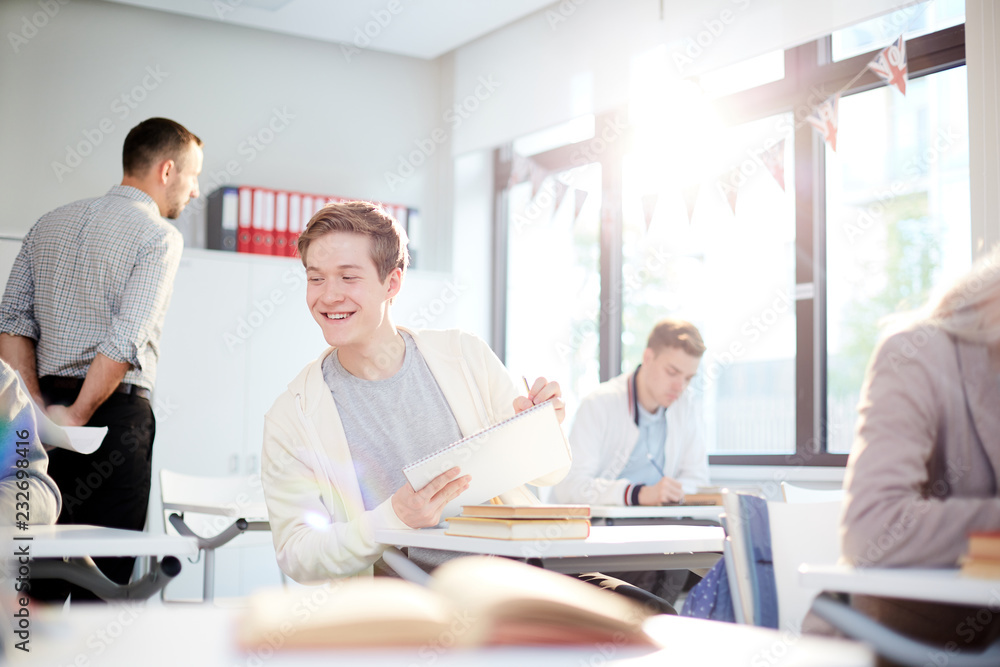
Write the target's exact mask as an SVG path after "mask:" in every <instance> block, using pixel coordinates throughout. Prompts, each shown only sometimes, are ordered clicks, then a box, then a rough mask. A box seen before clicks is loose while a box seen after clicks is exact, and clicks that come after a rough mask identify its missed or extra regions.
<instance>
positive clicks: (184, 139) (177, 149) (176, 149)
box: [122, 118, 202, 176]
mask: <svg viewBox="0 0 1000 667" xmlns="http://www.w3.org/2000/svg"><path fill="white" fill-rule="evenodd" d="M191 142H194V144H195V145H196V146H201V145H202V141H201V139H199V138H198V137H196V136H195V135H194V134H192V133H191V132H189V131H188V129H187V128H186V127H184V126H183V125H181V124H180V123H176V122H174V121H172V120H170V119H169V118H148V119H146V120H144V121H142V122H141V123H139V124H138V125H136V126H135V127H133V128H132V129H131V130H129V133H128V136H127V137H125V145H124V146H123V147H122V170H123V171H124V172H125V175H126V176H142V175H143V174H145V173H146V171H147V170H148V169H149V168H150V167H152V166H153V165H155V164H157V163H158V162H161V161H163V160H173V161H174V162H175V163H176V164H177V166H178V168H180V167H182V166H183V160H184V158H185V156H186V151H187V148H188V146H190V145H191Z"/></svg>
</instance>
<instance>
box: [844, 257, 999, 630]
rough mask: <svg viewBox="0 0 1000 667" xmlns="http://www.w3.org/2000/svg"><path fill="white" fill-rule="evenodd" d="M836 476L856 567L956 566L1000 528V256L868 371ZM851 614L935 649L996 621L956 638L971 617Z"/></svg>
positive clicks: (864, 602) (949, 610)
mask: <svg viewBox="0 0 1000 667" xmlns="http://www.w3.org/2000/svg"><path fill="white" fill-rule="evenodd" d="M858 411H859V416H858V424H857V428H856V431H855V440H854V446H853V448H852V450H851V454H850V457H849V459H848V463H847V471H846V474H845V477H844V489H845V491H846V495H845V501H844V509H843V514H842V519H841V545H842V551H843V556H844V559H845V560H846V561H847V562H848V563H850V564H853V565H854V566H855V567H866V566H875V567H955V566H956V565H957V564H958V562H959V559H960V558H961V556H962V555H963V554H964V553H965V551H966V547H967V544H968V535H969V533H970V532H973V531H997V530H1000V491H998V488H1000V486H998V476H1000V247H998V248H996V249H994V250H993V251H992V252H990V253H989V254H987V255H985V256H984V257H983V258H981V259H980V260H979V261H978V262H977V263H976V264H975V266H974V267H973V269H972V270H971V271H970V272H969V273H967V274H966V275H964V276H963V277H962V278H960V279H959V280H957V281H956V282H955V283H954V284H952V285H951V286H950V287H949V288H948V289H947V290H946V291H945V292H944V294H943V296H941V298H940V299H939V300H937V301H935V302H932V303H931V304H930V305H929V306H928V308H927V309H926V310H924V311H923V312H920V313H918V314H917V315H916V317H910V318H908V319H907V321H904V322H903V324H902V326H899V323H898V322H897V326H896V327H895V331H893V332H892V333H890V334H889V335H887V336H886V337H885V338H884V339H883V340H882V341H881V342H880V343H879V345H878V347H877V348H876V350H875V352H874V354H873V356H872V361H871V363H870V364H869V367H868V370H867V373H866V377H865V382H864V386H863V388H862V392H861V402H860V404H859V408H858ZM854 604H855V606H857V607H859V608H861V609H863V610H864V611H865V612H866V613H868V614H870V615H872V616H874V617H875V618H877V619H879V620H880V621H882V622H883V623H886V624H887V625H890V626H892V627H895V628H897V629H898V630H900V631H901V632H904V633H906V634H909V635H912V636H914V637H918V638H920V639H923V640H924V641H930V642H933V643H936V644H939V645H942V646H944V645H946V644H948V643H949V642H954V643H955V645H956V646H962V647H968V646H974V645H982V643H983V642H988V641H989V640H990V638H995V637H997V636H1000V616H997V615H995V614H994V615H993V616H992V621H991V623H986V624H982V623H980V624H979V626H978V627H979V628H980V630H979V631H976V632H972V630H971V629H969V628H966V629H968V630H969V632H968V634H965V633H963V628H964V627H966V626H965V624H964V620H965V619H966V618H967V617H968V616H969V614H970V613H971V615H972V616H973V617H975V615H976V611H977V610H976V609H969V608H965V607H957V606H948V605H936V604H929V603H916V602H905V603H901V602H898V601H896V600H891V599H885V598H873V597H867V596H864V597H858V596H856V599H855V600H854Z"/></svg>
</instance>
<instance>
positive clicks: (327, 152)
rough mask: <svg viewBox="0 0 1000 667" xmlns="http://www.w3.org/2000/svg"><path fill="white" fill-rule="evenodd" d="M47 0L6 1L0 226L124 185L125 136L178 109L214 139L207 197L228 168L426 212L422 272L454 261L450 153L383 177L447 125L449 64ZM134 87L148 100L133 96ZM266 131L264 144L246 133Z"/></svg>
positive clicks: (194, 241)
mask: <svg viewBox="0 0 1000 667" xmlns="http://www.w3.org/2000/svg"><path fill="white" fill-rule="evenodd" d="M47 4H49V5H52V6H54V7H57V8H58V12H55V13H54V15H53V16H46V15H45V14H44V12H43V11H42V6H41V5H40V4H39V3H38V2H34V1H31V0H4V2H2V3H0V34H3V35H4V36H5V39H4V40H3V41H4V43H3V44H0V82H2V85H3V94H2V95H0V154H2V155H3V160H0V199H2V201H3V202H4V208H5V215H3V216H2V217H0V233H2V234H9V235H14V236H22V235H23V234H24V232H26V231H27V229H28V228H29V227H30V226H31V225H32V224H33V223H34V221H35V220H36V219H37V218H38V216H39V215H41V214H42V213H44V212H46V211H48V210H50V209H52V208H54V207H56V206H58V205H61V204H64V203H67V202H70V201H73V200H75V199H80V198H84V197H92V196H96V195H99V194H102V193H103V192H105V191H106V190H107V189H108V187H110V186H111V185H112V184H114V183H117V182H119V181H120V179H121V147H122V142H123V140H124V138H125V135H126V134H127V132H128V130H129V129H130V128H131V127H133V126H134V125H135V124H136V123H138V122H139V121H141V120H143V119H145V118H148V117H150V116H166V117H169V118H173V119H175V120H177V121H179V122H181V123H182V124H184V125H185V126H186V127H188V129H190V130H191V131H192V132H194V133H195V134H197V135H199V136H200V137H201V138H202V139H203V140H204V141H205V164H204V171H203V176H202V179H201V187H202V192H203V193H204V194H208V192H210V191H211V190H213V189H215V187H217V185H218V184H219V183H220V182H224V181H225V180H227V179H230V178H231V179H232V182H235V183H248V184H255V185H263V186H270V187H274V188H287V189H299V190H305V191H313V192H320V193H329V194H339V195H344V196H351V197H359V198H372V199H378V200H383V201H390V202H398V203H401V204H406V205H408V206H412V207H416V208H418V209H420V211H421V220H422V228H423V230H422V232H421V233H420V234H419V235H418V236H417V238H415V239H414V242H415V245H416V246H417V251H418V252H417V254H418V257H419V259H420V261H421V263H422V268H431V269H439V270H447V269H449V268H450V266H449V262H450V246H448V245H445V246H444V250H443V251H439V250H438V249H437V248H435V247H434V246H433V241H434V239H435V238H440V237H442V236H444V234H441V233H439V228H440V226H441V225H442V223H443V221H442V220H441V218H440V216H439V206H438V200H439V198H440V197H441V194H440V193H439V192H438V182H439V178H438V174H437V170H438V163H437V162H436V161H429V162H428V163H427V164H424V165H421V166H420V167H417V168H416V169H415V171H414V173H413V175H412V176H409V177H408V178H406V179H405V180H404V181H403V182H402V183H401V184H399V185H398V187H397V188H396V189H395V191H393V190H392V189H391V188H390V187H389V185H388V184H387V183H386V178H385V176H384V174H385V172H386V171H392V170H393V169H394V168H395V167H396V165H397V162H398V158H399V156H400V155H406V154H407V153H408V152H409V151H411V150H413V148H414V145H413V142H414V140H416V139H418V138H420V137H424V136H427V135H428V134H429V133H430V131H431V130H432V129H433V128H435V127H438V126H439V125H441V115H442V110H441V93H440V90H441V81H440V75H439V65H438V63H437V62H432V61H424V60H418V59H414V58H407V57H402V56H394V55H387V54H382V53H378V52H373V51H363V52H362V53H361V54H359V55H355V56H354V57H353V59H352V61H351V62H347V60H346V59H345V56H344V55H343V53H342V52H341V49H340V48H339V46H337V45H336V44H331V43H325V42H319V41H312V40H308V39H300V38H295V37H290V36H287V35H279V34H273V33H269V32H264V31H259V30H254V29H250V28H244V27H239V26H234V25H230V24H226V23H219V22H215V21H205V20H201V19H196V18H190V17H185V16H178V15H173V14H166V13H162V12H156V11H152V10H147V9H141V8H136V7H130V6H124V5H120V4H113V3H106V2H100V1H99V0H73V1H72V2H69V3H67V4H64V5H63V4H59V2H57V1H56V0H53V1H52V2H51V3H47ZM25 21H27V22H28V23H27V24H26V23H25ZM32 23H34V24H40V25H41V26H42V27H40V28H38V27H36V26H35V25H32ZM11 33H13V34H15V35H18V36H19V38H16V39H15V40H14V42H12V41H11V38H10V37H9V34H11ZM24 35H28V37H27V38H25V41H22V39H21V38H23V37H24ZM147 68H149V69H147ZM150 70H151V71H153V72H157V71H158V72H160V74H159V75H158V76H157V77H153V76H150V75H149V71H150ZM143 84H145V85H146V88H148V90H146V89H143ZM137 86H138V87H139V88H138V89H136V87H137ZM133 90H135V92H136V95H135V97H136V98H144V99H142V100H141V101H138V102H136V101H134V100H132V99H128V100H127V101H123V100H122V99H121V96H122V95H125V96H127V97H128V98H131V97H132V96H133V93H132V91H133ZM116 100H117V101H116ZM129 103H131V104H132V105H134V106H135V108H131V107H130V106H129ZM276 109H277V110H278V111H279V113H280V114H284V113H286V112H287V114H288V116H289V119H288V120H287V126H286V122H285V121H282V120H280V119H276V114H275V110H276ZM102 122H103V123H104V126H103V127H104V130H102V129H101V127H102V125H101V124H102ZM272 123H273V126H270V127H269V125H270V124H272ZM278 128H281V129H280V130H279V131H277V132H274V133H273V136H269V135H270V133H271V132H272V131H273V130H274V129H278ZM258 134H261V135H262V136H260V138H259V145H261V146H263V148H262V150H257V149H255V148H254V147H253V146H252V145H251V144H250V143H249V142H248V140H247V138H248V136H251V135H253V136H256V135H258ZM88 136H89V137H91V139H88ZM267 140H270V143H267V144H265V143H263V142H264V141H267ZM81 142H82V143H84V146H83V147H82V149H83V151H85V152H90V151H88V148H89V144H96V147H94V148H93V150H92V152H90V154H89V155H87V156H85V157H83V158H82V160H81V163H80V164H79V166H77V167H76V168H74V169H72V170H71V171H69V173H64V174H61V175H57V174H56V173H54V169H53V166H52V165H53V163H54V162H60V163H64V164H65V163H66V161H67V157H66V154H67V146H70V147H77V146H78V145H79V144H80V143H81ZM227 168H228V169H229V172H238V173H227ZM445 183H446V184H447V185H448V186H449V187H450V180H448V179H445ZM446 200H447V201H449V202H450V193H449V195H448V196H447V197H446ZM199 214H201V216H203V215H204V213H203V210H202V206H196V207H195V206H194V204H192V206H189V211H186V212H185V214H184V216H182V218H181V219H180V220H179V221H178V226H179V227H180V228H181V230H182V231H184V232H185V235H186V237H187V240H188V242H189V245H195V246H198V245H201V243H203V238H204V237H203V231H202V229H201V228H200V224H199V217H200V216H199Z"/></svg>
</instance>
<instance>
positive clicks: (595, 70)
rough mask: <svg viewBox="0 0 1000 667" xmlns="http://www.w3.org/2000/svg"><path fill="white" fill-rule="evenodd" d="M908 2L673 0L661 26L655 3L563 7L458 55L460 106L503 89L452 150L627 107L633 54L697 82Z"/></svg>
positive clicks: (460, 130)
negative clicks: (488, 85)
mask: <svg viewBox="0 0 1000 667" xmlns="http://www.w3.org/2000/svg"><path fill="white" fill-rule="evenodd" d="M899 5H900V2H899V1H898V0H840V1H839V2H829V3H819V2H802V0H761V1H756V0H753V1H752V0H703V1H702V2H697V3H695V2H685V1H683V0H666V1H665V2H664V19H663V20H662V21H661V20H660V18H659V3H658V2H656V1H654V0H614V1H612V0H589V1H585V0H563V2H560V3H558V4H554V5H553V6H552V8H550V9H548V10H545V11H541V12H537V13H535V14H532V15H531V16H528V17H526V18H524V19H521V20H520V21H517V22H516V23H513V24H511V25H509V26H507V27H505V28H503V29H501V30H497V31H496V32H493V33H491V34H489V35H487V36H485V37H483V38H481V39H477V40H476V41H474V42H472V43H471V44H468V45H466V46H463V47H461V48H459V49H457V50H456V51H455V53H454V59H455V75H454V95H455V99H456V100H462V99H464V98H465V97H467V96H468V95H470V94H473V93H474V92H475V90H476V88H477V86H478V85H479V81H480V79H481V77H485V78H487V79H489V78H491V77H492V79H493V80H494V82H496V83H497V84H499V87H498V88H496V90H495V91H494V92H493V93H492V94H491V95H490V97H489V99H487V100H484V101H483V102H482V104H481V105H479V108H477V109H476V110H475V112H474V113H471V114H469V117H468V118H467V119H463V121H464V122H462V124H461V125H459V126H458V127H456V128H455V135H454V141H453V151H454V153H455V154H456V155H459V154H462V153H465V152H467V151H470V150H474V149H478V148H485V147H493V146H497V145H499V144H501V143H503V142H505V141H509V140H511V139H514V138H516V137H518V136H521V135H523V134H528V133H530V132H534V131H536V130H540V129H543V128H546V127H549V126H552V125H556V124H558V123H561V122H563V121H566V120H569V119H570V118H573V117H575V116H579V115H582V114H587V113H597V112H602V111H608V110H611V109H614V108H617V107H620V106H622V105H624V104H625V103H626V102H627V101H628V83H629V69H630V63H631V61H632V59H633V57H634V56H636V55H639V54H643V53H646V52H648V51H650V50H651V49H653V48H656V47H658V46H661V45H665V46H666V48H667V50H668V52H669V53H670V55H671V60H672V61H673V62H674V63H675V65H677V67H678V75H679V76H680V75H683V76H689V75H693V74H697V73H698V72H702V71H705V70H708V69H713V68H716V67H721V66H723V65H728V64H731V63H734V62H738V61H741V60H745V59H747V58H752V57H754V56H757V55H761V54H763V53H767V52H770V51H773V50H776V49H784V48H788V47H791V46H795V45H797V44H802V43H805V42H808V41H810V40H813V39H816V38H817V37H820V36H821V35H825V34H827V33H829V32H830V31H831V30H835V29H837V28H840V27H844V26H847V25H850V24H853V23H857V22H859V21H863V20H865V19H867V18H871V17H873V16H878V15H880V14H884V13H886V12H889V11H891V10H893V9H897V8H898V7H899ZM689 47H691V49H692V50H690V51H688V48H689ZM675 55H676V57H675ZM692 56H693V57H692ZM688 60H690V62H688Z"/></svg>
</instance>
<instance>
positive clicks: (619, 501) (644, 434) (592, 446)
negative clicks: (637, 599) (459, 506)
mask: <svg viewBox="0 0 1000 667" xmlns="http://www.w3.org/2000/svg"><path fill="white" fill-rule="evenodd" d="M704 353H705V344H704V342H703V341H702V338H701V334H700V333H699V332H698V329H697V328H695V326H694V325H693V324H691V323H690V322H685V321H683V320H675V319H664V320H661V321H660V322H658V323H657V324H656V326H654V327H653V330H652V331H651V332H650V334H649V340H648V342H647V345H646V349H645V350H644V351H643V354H642V364H640V365H639V367H638V368H636V369H635V370H634V371H632V372H631V373H626V374H623V375H619V376H618V377H616V378H613V379H611V380H608V381H607V382H604V383H603V384H601V386H600V387H598V388H597V389H596V390H594V391H593V392H592V393H590V394H588V395H587V396H586V397H584V399H583V400H582V401H581V402H580V408H579V410H578V411H577V413H576V417H575V419H574V421H573V428H572V430H571V431H570V434H569V442H570V446H571V447H572V450H573V465H572V467H571V468H570V472H569V474H568V475H566V478H565V479H564V480H563V481H562V482H560V483H559V484H558V485H557V486H556V487H555V489H554V490H553V498H554V500H555V501H556V502H563V503H586V504H590V505H664V504H667V503H675V502H680V501H682V500H683V499H684V494H685V493H694V492H695V491H697V489H698V487H699V486H705V485H707V484H708V456H707V454H706V450H705V440H704V437H703V435H702V433H703V430H702V420H701V416H700V414H699V413H698V410H697V406H696V405H695V403H694V401H693V400H692V398H691V396H690V395H689V393H688V392H686V391H685V390H686V389H687V387H688V385H689V384H690V382H691V380H692V379H693V378H694V376H695V374H696V373H697V372H698V366H699V364H700V363H701V357H702V355H703V354H704ZM613 576H615V577H617V578H619V579H622V580H624V581H627V582H629V583H633V584H635V585H637V586H639V587H641V588H644V589H646V590H648V591H650V592H651V593H655V594H657V595H659V596H660V597H662V598H664V599H666V600H667V601H668V602H671V603H672V602H673V601H674V600H675V599H676V598H677V595H678V594H679V593H680V590H681V588H682V587H683V585H684V582H685V580H686V579H687V572H686V571H677V572H640V573H616V574H613Z"/></svg>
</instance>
